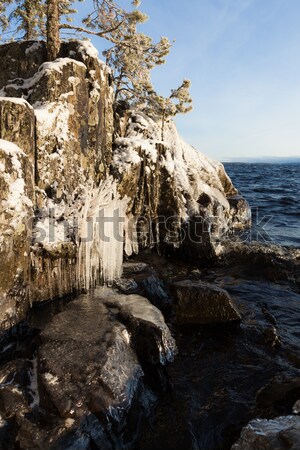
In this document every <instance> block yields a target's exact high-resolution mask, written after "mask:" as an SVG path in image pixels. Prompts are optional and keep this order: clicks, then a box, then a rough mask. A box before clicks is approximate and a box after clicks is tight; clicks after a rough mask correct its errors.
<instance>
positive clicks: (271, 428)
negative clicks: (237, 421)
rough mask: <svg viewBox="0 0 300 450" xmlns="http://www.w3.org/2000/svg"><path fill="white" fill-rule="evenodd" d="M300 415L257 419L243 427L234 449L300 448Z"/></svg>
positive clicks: (283, 449)
mask: <svg viewBox="0 0 300 450" xmlns="http://www.w3.org/2000/svg"><path fill="white" fill-rule="evenodd" d="M299 447H300V417H299V416H283V417H277V418H276V419H273V420H266V419H256V420H253V421H252V422H250V423H249V424H248V425H247V426H246V427H244V428H243V430H242V433H241V437H240V439H239V440H238V441H237V442H236V443H235V444H234V445H233V446H232V447H231V449H232V450H254V449H255V450H274V449H276V450H285V449H291V450H298V449H299Z"/></svg>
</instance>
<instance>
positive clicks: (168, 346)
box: [95, 289, 177, 365]
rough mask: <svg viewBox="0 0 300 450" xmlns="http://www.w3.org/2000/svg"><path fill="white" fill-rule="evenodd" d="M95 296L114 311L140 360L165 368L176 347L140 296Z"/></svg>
mask: <svg viewBox="0 0 300 450" xmlns="http://www.w3.org/2000/svg"><path fill="white" fill-rule="evenodd" d="M95 295H96V296H98V297H99V298H101V299H102V301H103V302H104V303H105V304H106V305H108V306H110V307H114V308H117V311H118V317H119V318H120V319H121V320H122V321H123V322H124V323H126V325H127V326H128V329H129V330H130V333H131V335H132V341H133V345H134V348H135V350H136V352H137V354H138V356H139V358H141V359H142V360H144V361H145V360H146V361H147V362H148V363H152V364H158V363H160V364H163V365H164V364H166V363H167V362H171V361H173V359H174V355H175V354H176V352H177V349H176V343H175V341H174V339H173V337H172V335H171V333H170V330H169V328H168V326H167V325H166V323H165V320H164V317H163V315H162V313H161V312H160V311H159V310H158V309H157V308H156V307H155V306H153V305H152V304H151V303H150V302H149V301H148V300H147V299H146V298H145V297H142V296H140V295H134V294H132V295H118V294H113V293H112V294H110V295H109V294H107V291H106V292H105V291H103V290H101V289H97V290H96V292H95Z"/></svg>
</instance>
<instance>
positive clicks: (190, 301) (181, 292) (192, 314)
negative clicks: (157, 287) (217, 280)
mask: <svg viewBox="0 0 300 450" xmlns="http://www.w3.org/2000/svg"><path fill="white" fill-rule="evenodd" d="M170 288H171V292H172V293H173V295H174V297H175V313H176V318H177V322H178V323H179V324H182V325H184V324H195V325H202V324H212V323H219V322H234V321H239V320H240V319H241V316H240V314H239V312H238V311H237V309H236V307H235V305H234V304H233V301H232V299H231V297H230V295H229V294H228V292H227V291H225V290H224V289H221V288H219V287H217V286H215V285H213V284H209V283H204V282H202V281H192V280H183V281H178V282H176V283H173V284H172V285H171V286H170Z"/></svg>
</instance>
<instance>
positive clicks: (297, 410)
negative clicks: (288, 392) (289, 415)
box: [293, 400, 300, 414]
mask: <svg viewBox="0 0 300 450" xmlns="http://www.w3.org/2000/svg"><path fill="white" fill-rule="evenodd" d="M293 413H294V414H300V400H297V401H296V403H295V404H294V406H293Z"/></svg>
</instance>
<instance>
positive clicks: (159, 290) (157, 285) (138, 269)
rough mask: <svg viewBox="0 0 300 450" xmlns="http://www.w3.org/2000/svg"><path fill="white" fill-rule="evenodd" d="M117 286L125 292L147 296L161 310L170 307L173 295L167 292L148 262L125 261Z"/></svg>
mask: <svg viewBox="0 0 300 450" xmlns="http://www.w3.org/2000/svg"><path fill="white" fill-rule="evenodd" d="M116 286H117V287H118V289H120V290H121V292H123V293H124V294H138V295H141V296H142V297H146V298H147V299H148V300H150V302H151V303H152V304H153V305H154V306H156V307H157V308H159V309H160V310H165V309H167V308H169V307H170V304H171V297H170V295H168V293H167V289H166V286H165V285H164V282H163V281H162V280H161V279H159V277H158V276H157V274H156V272H155V271H154V270H153V269H152V268H151V267H150V266H148V265H147V264H142V263H129V262H127V263H124V264H123V277H122V278H121V279H120V280H117V282H116Z"/></svg>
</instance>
